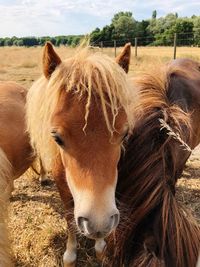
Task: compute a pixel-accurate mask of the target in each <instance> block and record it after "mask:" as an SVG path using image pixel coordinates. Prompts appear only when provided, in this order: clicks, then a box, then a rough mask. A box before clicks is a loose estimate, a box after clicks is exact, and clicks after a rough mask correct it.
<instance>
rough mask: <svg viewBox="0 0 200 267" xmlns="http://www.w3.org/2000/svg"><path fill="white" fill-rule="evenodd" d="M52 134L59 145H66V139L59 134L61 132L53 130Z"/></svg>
mask: <svg viewBox="0 0 200 267" xmlns="http://www.w3.org/2000/svg"><path fill="white" fill-rule="evenodd" d="M51 136H52V137H53V139H54V141H55V142H56V143H57V144H58V145H59V146H64V141H63V140H62V137H61V136H60V135H59V133H57V132H56V131H52V132H51Z"/></svg>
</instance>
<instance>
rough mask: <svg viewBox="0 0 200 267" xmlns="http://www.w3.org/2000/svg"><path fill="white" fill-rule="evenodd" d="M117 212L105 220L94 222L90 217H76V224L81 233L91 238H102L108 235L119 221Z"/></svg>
mask: <svg viewBox="0 0 200 267" xmlns="http://www.w3.org/2000/svg"><path fill="white" fill-rule="evenodd" d="M119 217H120V216H119V212H118V213H115V214H113V215H112V216H110V218H109V219H108V220H106V222H104V223H102V224H101V226H100V225H99V224H94V223H93V222H92V220H91V219H89V218H85V217H78V218H77V225H78V228H79V230H80V231H81V233H83V234H84V235H85V236H87V237H88V238H91V239H98V238H104V237H106V236H107V235H109V234H110V233H111V232H112V231H113V230H114V229H115V228H116V227H117V225H118V223H119Z"/></svg>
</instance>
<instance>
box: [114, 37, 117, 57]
mask: <svg viewBox="0 0 200 267" xmlns="http://www.w3.org/2000/svg"><path fill="white" fill-rule="evenodd" d="M114 48H115V57H116V56H117V44H116V40H114Z"/></svg>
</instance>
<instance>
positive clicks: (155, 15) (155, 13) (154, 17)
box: [152, 10, 157, 19]
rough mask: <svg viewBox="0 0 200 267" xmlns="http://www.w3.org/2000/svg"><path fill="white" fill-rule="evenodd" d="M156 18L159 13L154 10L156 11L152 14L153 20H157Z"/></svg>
mask: <svg viewBox="0 0 200 267" xmlns="http://www.w3.org/2000/svg"><path fill="white" fill-rule="evenodd" d="M156 17H157V11H156V10H154V11H153V12H152V19H156Z"/></svg>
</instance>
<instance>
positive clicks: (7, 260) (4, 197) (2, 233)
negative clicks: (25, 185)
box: [0, 148, 13, 267]
mask: <svg viewBox="0 0 200 267" xmlns="http://www.w3.org/2000/svg"><path fill="white" fill-rule="evenodd" d="M12 190H13V180H12V166H11V164H10V162H9V161H8V159H7V157H6V155H5V153H4V152H3V150H2V149H1V148H0V267H11V266H13V263H12V257H11V249H10V242H9V238H8V232H7V225H6V222H7V208H8V203H9V198H10V196H11V192H12Z"/></svg>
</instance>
